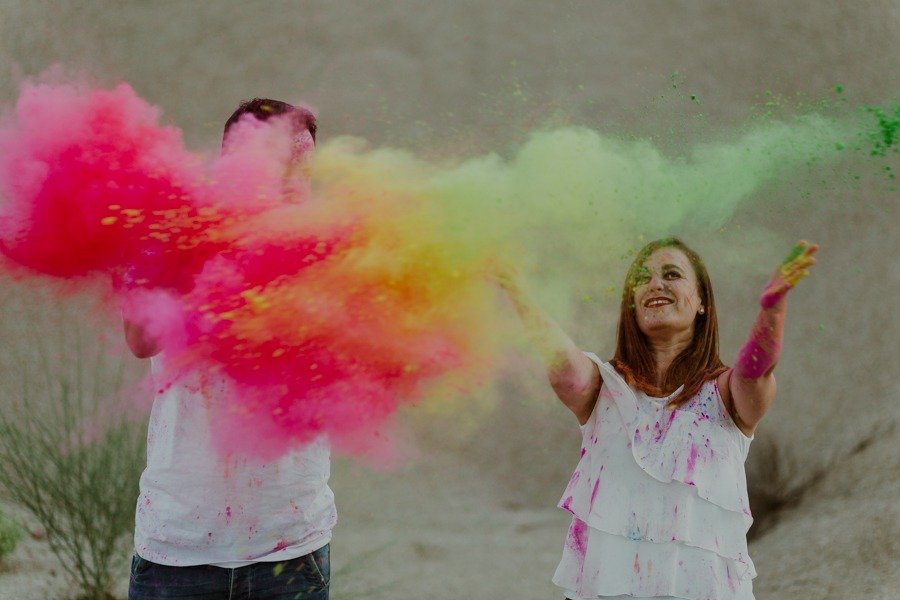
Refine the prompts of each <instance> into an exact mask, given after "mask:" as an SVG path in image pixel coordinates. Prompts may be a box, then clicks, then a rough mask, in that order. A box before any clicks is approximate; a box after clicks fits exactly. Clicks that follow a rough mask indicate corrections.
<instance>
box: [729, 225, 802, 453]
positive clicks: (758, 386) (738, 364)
mask: <svg viewBox="0 0 900 600" xmlns="http://www.w3.org/2000/svg"><path fill="white" fill-rule="evenodd" d="M818 249H819V247H818V246H817V245H815V244H809V243H807V242H805V241H801V242H798V243H797V245H796V246H794V248H793V249H792V250H791V253H790V254H789V255H788V257H787V258H786V259H785V260H784V262H783V263H781V266H780V267H779V268H778V270H777V271H776V272H775V274H774V275H773V276H772V279H771V280H769V283H768V284H767V285H766V288H765V290H763V293H762V296H761V297H760V299H759V304H760V311H759V315H758V316H757V317H756V322H755V323H754V324H753V328H752V329H751V330H750V335H749V336H748V337H747V341H746V342H745V343H744V345H743V346H742V347H741V349H740V351H739V352H738V356H737V359H736V360H735V362H734V368H733V369H732V370H731V372H730V373H729V375H728V379H727V383H728V388H729V391H730V396H731V400H732V404H733V407H734V411H733V416H735V417H736V419H735V421H736V422H737V425H738V427H740V428H741V430H742V431H744V433H746V434H748V435H749V434H750V433H752V432H753V430H754V429H755V428H756V425H757V424H758V423H759V421H760V420H761V419H762V418H763V415H765V414H766V411H767V410H768V409H769V406H771V404H772V401H773V400H774V399H775V377H774V375H773V371H774V370H775V365H776V364H777V363H778V357H779V355H780V354H781V342H782V339H783V337H784V319H785V316H786V314H787V299H786V296H787V293H788V291H790V290H791V288H793V287H794V286H795V285H797V282H799V281H800V280H801V279H803V278H804V277H806V276H807V275H809V268H810V267H811V266H812V265H813V264H815V262H816V259H815V258H813V256H812V255H813V254H815V252H816V250H818Z"/></svg>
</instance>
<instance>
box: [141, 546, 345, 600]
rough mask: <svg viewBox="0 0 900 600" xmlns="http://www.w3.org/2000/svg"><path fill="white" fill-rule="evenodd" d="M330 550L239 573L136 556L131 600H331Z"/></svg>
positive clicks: (238, 571) (256, 565) (264, 563)
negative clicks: (185, 565) (159, 562)
mask: <svg viewBox="0 0 900 600" xmlns="http://www.w3.org/2000/svg"><path fill="white" fill-rule="evenodd" d="M330 577H331V554H330V547H329V546H327V545H326V546H324V547H323V548H320V549H318V550H316V551H315V552H312V553H310V554H307V555H306V556H301V557H299V558H295V559H293V560H286V561H283V562H258V563H253V564H252V565H247V566H246V567H238V568H236V569H223V568H221V567H213V566H211V565H198V566H196V567H170V566H167V565H158V564H156V563H153V562H150V561H149V560H145V559H143V558H141V557H140V556H138V555H137V554H135V555H134V558H133V559H132V561H131V582H130V584H129V586H128V600H164V599H165V600H168V599H169V598H180V599H183V600H187V599H191V600H328V584H329V579H330Z"/></svg>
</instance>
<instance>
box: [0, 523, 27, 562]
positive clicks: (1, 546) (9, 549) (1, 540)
mask: <svg viewBox="0 0 900 600" xmlns="http://www.w3.org/2000/svg"><path fill="white" fill-rule="evenodd" d="M20 539H22V527H21V526H20V525H19V524H18V523H16V522H15V521H13V520H12V519H10V518H9V517H7V516H6V515H5V514H4V513H3V512H2V511H0V562H3V559H5V558H6V557H7V556H9V555H10V554H12V553H13V551H14V550H15V549H16V545H17V544H18V543H19V540H20Z"/></svg>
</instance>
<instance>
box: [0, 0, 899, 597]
mask: <svg viewBox="0 0 900 600" xmlns="http://www.w3.org/2000/svg"><path fill="white" fill-rule="evenodd" d="M897 39H900V4H898V3H897V2H896V1H894V0H868V1H860V2H854V3H845V2H838V1H822V0H797V1H795V2H790V3H787V2H780V1H778V0H757V1H751V2H741V3H721V2H714V1H712V0H708V1H707V0H704V1H699V0H698V1H695V2H690V1H683V2H681V1H679V2H676V1H671V2H662V1H656V0H648V1H645V2H640V3H624V2H568V1H561V2H554V3H546V2H537V1H534V2H531V1H516V0H502V1H497V2H483V1H481V0H459V1H458V2H449V1H447V2H441V1H435V2H427V3H426V2H418V1H415V0H402V1H391V2H388V1H377V2H366V3H357V2H344V1H340V2H327V1H324V0H322V1H309V2H292V1H287V0H271V1H263V0H256V1H254V2H243V1H238V0H233V1H232V0H216V1H210V2H204V3H198V2H186V1H185V2H174V1H173V2H136V1H135V2H113V1H111V0H110V1H107V0H97V1H92V2H90V3H86V2H76V1H74V0H71V1H64V0H59V1H51V0H30V1H29V0H0V101H4V102H6V101H9V100H11V99H13V98H14V97H15V94H16V86H17V81H18V79H19V78H20V76H22V75H33V74H36V73H39V72H40V71H42V70H43V69H45V68H46V67H47V66H48V65H50V64H53V63H56V62H62V63H64V64H66V65H68V66H70V67H73V68H75V69H83V70H85V71H86V72H88V73H91V74H92V75H93V76H95V77H97V78H98V79H101V80H103V81H116V80H118V79H125V80H128V81H129V82H131V83H132V84H134V86H135V87H136V89H137V90H138V92H139V93H141V94H142V95H144V96H145V97H147V98H148V99H149V100H150V101H152V102H155V103H158V104H159V105H160V106H162V107H163V109H164V111H165V117H166V118H167V119H169V120H170V122H173V123H176V124H178V125H179V126H181V127H183V128H184V129H185V134H186V139H187V141H188V143H189V144H190V145H194V146H197V147H207V148H210V147H215V145H216V143H217V142H216V140H217V137H218V135H219V132H220V123H221V121H222V120H223V119H224V117H225V116H227V115H228V114H229V113H230V112H231V110H232V109H233V107H234V105H235V103H236V102H237V101H238V100H240V99H244V98H248V97H252V96H255V95H270V96H273V97H284V98H289V99H293V98H297V97H300V98H303V99H304V100H306V101H308V102H310V103H312V104H313V105H315V106H318V107H319V109H320V112H321V119H320V121H321V124H322V128H321V129H320V133H321V132H329V134H338V133H345V134H353V135H360V136H363V137H366V138H367V139H369V140H371V141H372V142H373V143H375V144H383V143H389V144H393V145H398V146H401V147H405V148H411V149H413V150H416V151H419V152H422V153H424V154H426V155H437V156H446V155H453V154H460V153H462V154H471V153H477V152H485V151H495V150H496V151H501V152H502V151H504V149H506V148H508V147H509V146H510V145H512V144H514V143H516V142H517V141H520V140H521V139H522V137H523V135H524V132H526V131H528V130H529V129H531V128H533V127H535V126H537V125H541V124H542V123H544V122H545V121H546V120H548V119H551V120H552V119H555V120H557V121H559V122H562V123H582V124H588V125H591V126H595V127H598V128H600V129H602V130H604V131H607V132H613V133H616V132H618V133H625V134H633V135H637V136H643V137H653V138H654V139H656V140H657V141H659V143H660V144H661V145H662V146H663V148H668V149H670V150H677V149H680V148H681V147H682V146H684V145H686V144H690V143H693V142H694V141H696V140H698V139H704V136H706V135H708V134H709V133H710V132H719V131H723V130H725V129H727V128H730V127H738V126H741V125H744V124H745V123H747V121H748V119H750V118H752V117H753V116H754V114H756V113H755V112H754V111H755V110H756V109H758V108H759V106H760V105H761V103H766V102H768V103H769V104H770V105H772V106H774V108H773V110H775V111H776V112H777V111H778V110H779V106H778V105H779V103H781V104H782V106H781V109H783V110H784V112H785V113H787V114H789V113H790V112H791V110H792V109H791V108H790V107H791V106H792V104H791V102H792V101H793V100H797V99H807V100H816V99H818V98H821V97H823V96H825V95H828V94H832V93H833V91H834V89H835V86H836V85H838V84H840V85H841V86H842V89H843V95H842V98H843V99H845V100H846V101H847V102H848V103H849V105H850V106H856V105H859V104H867V103H883V102H885V101H886V100H887V99H890V98H896V97H897V94H898V90H900V85H898V78H897V76H898V74H900V54H898V53H897V52H896V40H897ZM675 72H678V73H679V77H680V79H679V81H680V82H683V84H682V87H681V88H679V91H678V92H673V91H672V87H671V76H672V74H673V73H675ZM685 94H696V95H697V97H698V98H700V99H701V103H698V102H692V101H689V100H686V96H685ZM829 97H831V96H829ZM754 107H756V108H754ZM896 163H897V161H896V160H894V163H893V164H894V172H895V173H896V172H897V171H900V165H897V164H896ZM856 168H857V165H840V166H839V167H837V168H836V169H838V170H839V171H840V173H843V174H844V175H840V173H839V175H840V176H835V177H833V178H832V179H830V180H829V183H828V185H825V186H823V185H817V184H816V182H813V181H808V180H805V179H803V178H800V179H798V180H797V181H794V182H792V183H791V184H790V185H788V186H782V187H779V188H777V189H768V188H767V189H763V190H761V191H760V192H759V194H758V197H757V198H755V199H753V201H752V202H749V203H747V204H746V205H744V206H742V207H741V208H740V209H739V210H738V212H737V214H735V216H734V218H733V219H732V221H730V222H729V223H728V224H727V226H726V227H723V228H722V230H721V231H717V232H709V233H708V235H704V236H700V238H699V239H691V240H689V241H690V242H692V243H693V244H694V245H696V246H698V247H699V249H700V251H701V254H703V255H704V256H706V257H707V263H708V265H709V268H710V271H711V274H712V277H713V280H714V281H715V282H716V286H717V288H716V294H717V299H718V303H719V306H720V308H719V312H720V315H721V316H720V319H721V323H722V344H721V345H722V355H723V358H725V360H726V361H728V360H730V358H731V357H732V356H733V355H734V353H735V351H736V350H737V348H738V347H739V344H740V343H741V341H742V339H743V337H744V335H745V332H746V328H747V327H748V326H749V324H750V322H751V321H752V317H753V311H754V298H755V294H756V291H755V290H756V289H757V288H758V287H759V286H761V285H762V283H763V277H764V273H763V271H764V270H766V269H767V268H768V267H766V269H762V270H759V272H757V271H753V269H750V270H749V271H746V270H742V269H744V268H745V267H746V266H747V263H741V262H740V261H738V262H729V261H728V257H729V256H731V255H733V254H734V251H733V249H734V248H743V249H744V250H743V251H742V252H741V253H742V254H745V255H748V256H749V255H754V256H758V255H761V256H762V257H763V258H765V259H766V260H769V259H772V260H775V259H777V258H779V256H780V254H781V250H780V248H782V247H785V248H786V247H788V246H789V244H790V243H792V242H793V241H794V240H795V239H796V238H797V237H800V236H804V237H807V238H809V239H812V240H815V241H818V242H819V243H820V244H821V245H822V251H821V252H820V264H819V265H818V266H817V268H816V273H815V276H814V277H812V278H810V280H809V281H807V282H804V283H803V287H802V289H800V290H798V291H797V293H796V294H795V299H794V300H792V306H791V313H790V320H789V323H788V328H787V338H786V344H785V347H786V352H785V354H784V356H783V359H782V361H781V363H780V365H779V371H778V374H779V397H778V401H777V403H776V405H775V406H774V408H773V409H772V411H771V413H770V414H769V415H768V416H767V418H766V420H765V421H764V422H763V425H762V426H761V427H760V430H759V432H758V435H757V439H756V441H755V442H754V446H753V448H752V450H751V453H750V458H749V462H748V477H749V482H750V488H751V493H752V495H753V499H752V500H753V502H754V503H755V508H754V512H755V514H756V517H757V519H758V521H759V524H760V526H761V527H762V529H764V531H763V533H761V534H759V535H757V536H756V537H754V539H753V540H752V542H751V548H750V550H751V555H752V557H753V559H754V560H755V562H756V565H757V570H758V572H759V577H758V578H757V580H756V582H755V589H756V592H757V597H758V598H759V599H760V600H782V599H787V600H793V599H797V600H805V599H808V598H816V599H834V600H844V599H849V598H852V599H856V598H866V599H868V598H873V599H893V598H897V597H900V567H898V564H900V560H898V559H900V549H898V540H900V514H898V508H897V506H898V505H897V502H896V498H897V497H898V492H900V439H898V435H900V427H898V423H900V412H898V411H900V403H898V399H900V386H898V383H897V382H898V379H900V367H898V361H897V358H896V348H897V342H896V340H897V338H898V336H900V322H898V320H897V318H896V301H895V300H894V297H895V296H896V290H897V289H900V263H898V261H897V260H896V256H897V255H898V254H900V236H897V234H896V223H898V222H900V203H898V202H897V192H896V188H894V189H893V190H891V189H889V185H888V184H887V183H886V180H885V179H881V180H875V179H872V178H869V179H868V180H865V181H863V182H859V183H857V182H855V181H854V180H853V179H852V177H851V176H850V175H852V174H853V173H855V172H856V171H855V170H854V169H856ZM836 172H837V171H836ZM676 233H677V232H676ZM761 237H762V239H767V240H770V241H771V242H772V248H769V247H768V246H765V247H763V246H758V245H756V243H757V242H756V240H759V239H761ZM774 248H778V249H777V250H776V249H774ZM729 251H730V252H729ZM767 264H768V263H767ZM773 264H774V263H773ZM582 308H583V307H582ZM606 308H610V307H606ZM612 308H614V306H613V307H612ZM575 312H576V313H577V314H576V316H577V317H578V319H580V320H578V322H577V326H576V324H573V326H572V331H573V332H577V336H576V341H577V342H578V343H579V344H581V345H583V346H584V347H586V348H590V349H594V350H597V351H598V352H599V353H600V354H601V355H608V354H609V352H610V350H611V338H610V334H611V330H612V324H611V323H608V322H598V321H600V319H598V317H597V314H596V313H588V312H586V311H585V310H581V311H580V312H578V311H575ZM12 318H14V317H12ZM2 343H3V347H4V348H5V349H6V351H7V352H16V348H17V347H19V348H21V347H24V345H26V344H28V337H27V335H23V336H21V337H17V338H15V339H4V340H2ZM526 371H528V372H529V375H528V376H527V377H525V378H524V379H522V380H517V381H516V382H515V383H514V384H513V383H509V382H507V383H506V384H504V385H503V386H501V390H500V391H501V394H500V396H501V398H502V401H501V402H500V405H499V408H498V409H497V410H496V411H495V412H494V413H492V414H491V415H489V416H486V417H485V418H484V419H483V422H482V423H480V424H479V425H478V426H477V427H476V428H474V429H473V428H472V427H471V426H469V425H467V426H466V427H464V428H460V427H457V424H456V423H455V422H454V420H453V418H448V417H445V419H446V421H441V422H438V423H435V422H434V419H433V418H432V419H431V421H432V422H431V423H430V424H428V425H425V426H419V438H420V442H419V457H418V459H417V460H416V461H415V462H414V463H413V464H411V465H408V466H407V467H404V468H402V469H399V470H397V471H393V472H389V473H382V472H376V471H371V470H368V469H365V468H361V467H358V466H356V465H353V464H350V463H347V462H344V461H339V462H338V463H337V464H336V466H335V469H334V474H333V478H332V482H333V486H334V489H335V491H336V494H337V498H338V507H339V511H340V514H341V516H340V523H339V526H338V528H337V530H336V531H335V538H334V542H333V566H334V569H335V577H334V592H335V597H336V598H340V600H343V599H345V598H375V599H377V598H392V599H396V600H403V599H406V598H410V599H412V598H416V599H420V598H427V599H429V600H431V599H433V600H443V599H458V598H476V599H489V598H490V599H494V598H498V599H503V600H505V599H508V598H522V599H526V600H532V599H533V600H538V599H542V598H558V597H559V595H558V593H557V592H556V590H555V589H554V588H553V586H552V584H551V583H550V581H549V580H550V577H551V575H552V573H553V570H554V568H555V565H556V561H557V559H558V555H559V552H560V549H561V546H562V542H563V536H564V533H565V528H566V525H567V518H566V516H565V514H564V513H563V512H562V511H561V510H558V509H556V508H554V505H555V502H556V500H557V498H558V495H559V494H560V492H561V490H562V489H563V487H564V485H565V482H566V480H567V479H568V476H569V473H570V471H571V469H572V467H573V466H574V462H575V456H576V453H577V448H578V439H577V429H576V428H575V426H574V423H572V422H571V419H570V417H569V416H568V415H567V414H566V412H565V410H564V409H563V408H562V407H560V406H558V405H557V404H556V403H555V402H554V401H553V400H552V399H551V397H550V396H549V391H548V390H547V388H546V384H545V383H544V382H543V381H542V379H541V376H540V374H539V373H534V372H532V371H531V370H530V369H526ZM426 420H427V419H426ZM12 510H15V508H14V507H12ZM54 560H55V559H53V557H52V556H50V555H49V552H48V549H47V545H46V542H44V541H36V540H30V539H29V540H26V541H25V542H23V543H22V544H21V545H20V547H19V548H18V549H17V551H16V553H15V554H14V555H13V556H12V557H11V558H10V559H9V560H8V561H7V562H6V563H5V564H4V565H3V566H2V567H0V598H2V599H7V598H9V599H15V600H19V599H23V600H27V599H41V600H44V599H53V600H56V599H65V598H67V594H68V593H69V592H70V588H69V586H68V585H67V583H66V582H65V579H64V578H63V577H62V576H61V570H60V568H59V566H58V565H57V564H55V562H54ZM126 586H127V573H125V572H124V571H123V573H122V575H121V577H120V578H118V579H117V586H116V588H115V590H114V591H115V592H116V593H117V594H119V595H120V596H121V595H124V590H125V588H126Z"/></svg>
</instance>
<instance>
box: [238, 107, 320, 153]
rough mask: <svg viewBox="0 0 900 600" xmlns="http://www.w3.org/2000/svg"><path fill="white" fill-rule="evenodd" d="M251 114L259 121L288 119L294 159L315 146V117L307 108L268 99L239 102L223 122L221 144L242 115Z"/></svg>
mask: <svg viewBox="0 0 900 600" xmlns="http://www.w3.org/2000/svg"><path fill="white" fill-rule="evenodd" d="M247 114H251V115H253V116H254V117H255V118H256V119H257V120H259V121H268V120H269V119H271V118H273V117H279V118H284V119H288V120H289V121H290V123H291V128H292V131H293V148H294V154H295V157H298V156H300V155H302V154H303V153H304V152H307V151H309V150H312V148H313V147H314V146H315V144H316V129H317V125H316V116H315V115H314V114H313V113H312V111H310V110H309V109H307V108H304V107H302V106H294V105H293V104H288V103H287V102H282V101H281V100H272V99H270V98H254V99H253V100H246V101H244V102H241V105H240V106H238V107H237V110H235V111H234V112H233V113H232V114H231V116H230V117H228V120H227V121H225V131H224V132H223V134H222V143H223V145H224V144H225V140H227V139H228V132H229V130H230V129H231V127H232V126H233V125H235V124H236V123H237V122H238V121H240V120H241V118H242V117H244V115H247Z"/></svg>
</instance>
